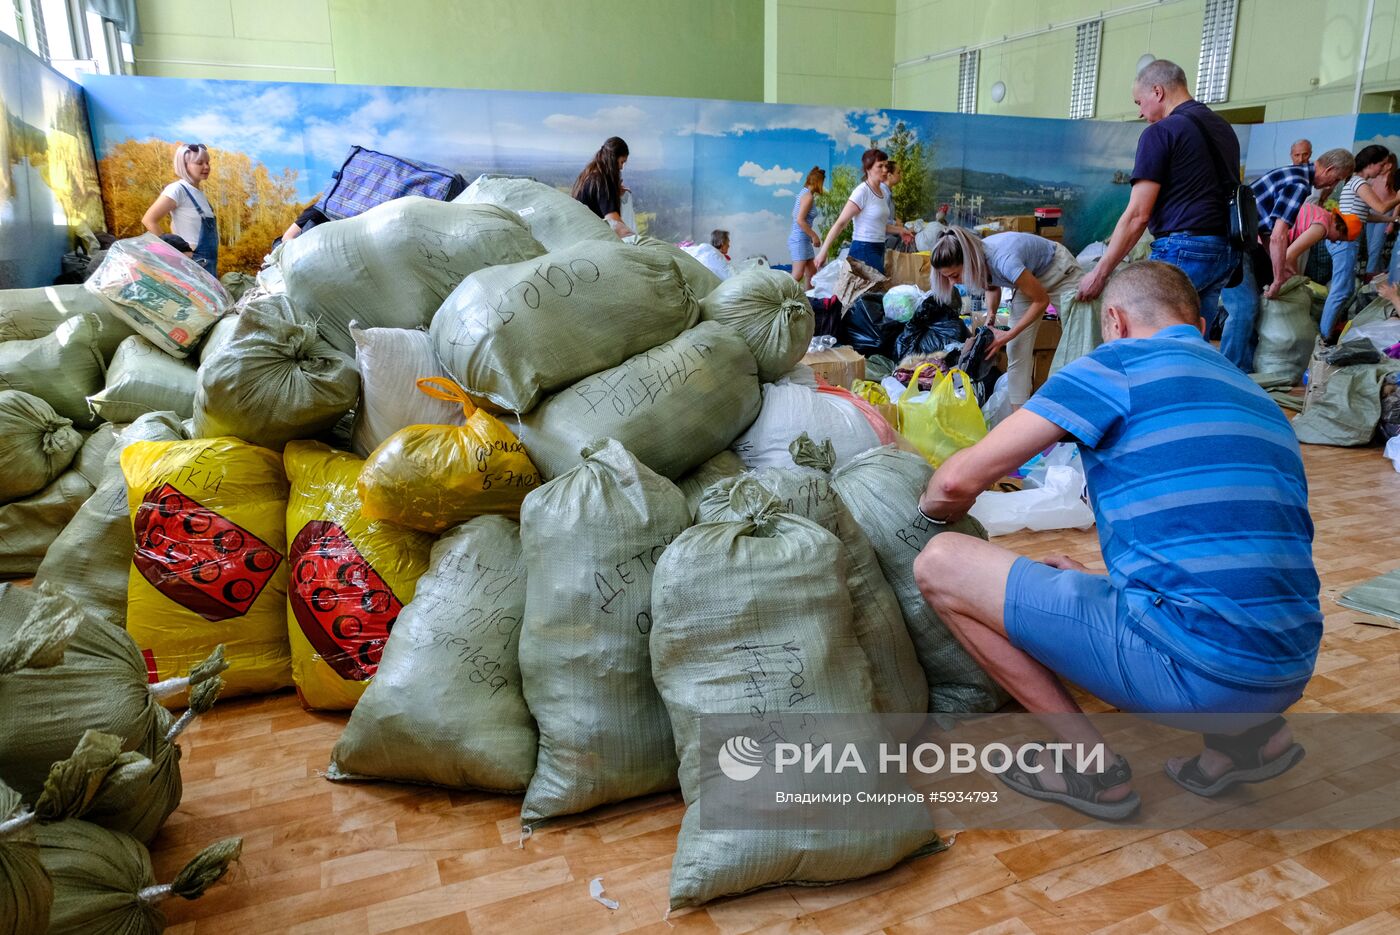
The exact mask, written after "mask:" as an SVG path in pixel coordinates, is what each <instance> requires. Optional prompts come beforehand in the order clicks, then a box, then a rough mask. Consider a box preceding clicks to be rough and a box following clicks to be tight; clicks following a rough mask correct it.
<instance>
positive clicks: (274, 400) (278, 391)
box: [194, 222, 360, 451]
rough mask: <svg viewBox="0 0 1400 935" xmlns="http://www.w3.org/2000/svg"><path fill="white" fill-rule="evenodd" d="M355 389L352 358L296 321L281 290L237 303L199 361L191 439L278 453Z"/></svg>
mask: <svg viewBox="0 0 1400 935" xmlns="http://www.w3.org/2000/svg"><path fill="white" fill-rule="evenodd" d="M336 223H340V222H336ZM297 239H298V240H300V239H301V238H297ZM294 242H295V241H294ZM352 352H353V351H352ZM359 395H360V374H359V371H357V370H356V369H355V362H354V360H353V359H352V358H351V357H349V356H347V355H345V354H342V353H340V352H339V351H337V350H336V349H335V348H333V347H331V346H330V345H329V344H327V343H326V342H325V341H322V340H321V339H320V336H319V334H318V333H317V329H316V326H315V325H312V324H309V323H305V322H302V321H298V320H297V313H296V312H295V311H294V310H293V309H292V306H291V303H290V301H289V300H288V299H287V297H286V296H283V295H274V296H268V297H266V298H263V299H258V300H255V301H253V302H251V303H249V304H248V306H247V307H245V308H244V309H243V312H242V314H240V315H239V316H238V324H237V326H236V327H235V328H234V331H233V336H232V337H231V338H229V340H228V342H227V343H226V344H224V345H223V346H222V347H221V348H219V350H218V351H216V352H215V353H214V354H213V355H212V356H211V357H210V358H209V359H208V360H206V361H205V362H204V363H203V364H201V365H200V367H199V380H198V390H197V391H196V393H195V397H194V437H195V438H219V437H222V436H225V435H232V436H233V437H235V438H241V439H243V440H244V441H245V442H248V443H249V444H252V445H259V446H261V447H263V448H270V449H272V450H274V451H281V450H282V448H283V447H284V446H285V445H286V444H287V442H289V441H293V440H295V439H299V438H314V437H316V436H318V435H320V434H321V433H322V432H326V431H329V430H330V429H331V428H333V427H334V426H335V424H336V423H337V422H339V421H340V419H341V417H342V416H344V415H345V414H346V413H347V412H349V411H350V410H351V409H352V408H354V406H355V402H356V400H357V399H358V398H359Z"/></svg>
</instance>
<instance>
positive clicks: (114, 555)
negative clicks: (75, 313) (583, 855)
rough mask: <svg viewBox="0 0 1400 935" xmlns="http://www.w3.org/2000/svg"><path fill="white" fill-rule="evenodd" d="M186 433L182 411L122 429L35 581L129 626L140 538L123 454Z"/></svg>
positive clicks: (159, 414)
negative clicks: (130, 585)
mask: <svg viewBox="0 0 1400 935" xmlns="http://www.w3.org/2000/svg"><path fill="white" fill-rule="evenodd" d="M162 356H167V355H162ZM167 359H171V360H173V358H169V357H168V356H167ZM187 437H188V436H187V435H186V434H185V430H184V428H183V426H182V424H181V421H180V417H179V415H177V414H176V413H173V412H153V413H151V414H150V415H145V416H142V417H141V418H139V419H137V420H136V421H135V422H133V423H131V424H130V425H128V426H126V427H125V428H124V429H122V430H121V431H120V432H119V433H118V435H117V438H116V442H115V444H113V446H112V448H111V450H110V451H108V452H107V459H106V461H105V462H104V464H103V467H102V478H101V481H102V482H101V483H100V484H98V485H97V489H96V490H95V491H94V492H93V494H92V496H90V497H88V498H87V500H86V501H85V502H84V503H83V505H82V506H81V507H79V508H78V512H77V514H76V515H75V516H74V517H73V519H72V521H71V522H69V523H68V525H67V526H64V527H63V531H62V532H60V533H59V534H58V536H57V537H56V538H55V539H54V540H53V544H51V545H50V546H49V548H48V551H47V552H45V553H44V558H43V561H41V562H40V563H39V568H38V570H37V571H36V572H35V573H34V583H35V584H40V583H43V582H48V583H49V584H51V585H53V587H54V588H55V589H56V590H57V591H59V592H60V593H62V594H66V595H68V596H69V597H71V598H72V599H73V600H74V601H75V602H76V603H77V604H78V606H79V607H81V608H83V612H84V613H85V614H87V616H88V617H91V618H93V619H95V620H101V621H103V622H104V623H109V624H111V625H112V626H114V627H125V626H126V585H127V581H128V580H129V573H130V570H131V556H132V553H133V552H134V551H135V542H134V540H133V539H132V536H131V507H130V505H129V504H128V503H127V496H126V478H125V477H124V476H122V468H121V454H122V451H124V450H125V449H126V446H127V445H130V444H132V443H133V442H140V441H149V442H172V441H182V440H184V439H185V438H187Z"/></svg>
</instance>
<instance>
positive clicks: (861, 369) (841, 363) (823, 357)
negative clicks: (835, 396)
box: [802, 347, 865, 390]
mask: <svg viewBox="0 0 1400 935" xmlns="http://www.w3.org/2000/svg"><path fill="white" fill-rule="evenodd" d="M802 363H804V364H806V365H807V366H808V367H811V368H812V370H814V371H815V372H816V374H817V376H819V377H821V378H822V379H823V380H825V381H826V382H828V383H830V384H831V385H832V386H841V387H845V388H846V389H848V390H849V389H850V388H851V384H852V383H854V382H855V381H857V380H864V379H865V358H864V357H862V356H861V355H860V353H859V352H858V351H857V350H856V349H855V348H853V347H833V348H832V349H831V350H829V351H818V352H817V353H815V354H808V355H807V356H806V357H804V358H802Z"/></svg>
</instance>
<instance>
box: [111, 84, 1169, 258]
mask: <svg viewBox="0 0 1400 935" xmlns="http://www.w3.org/2000/svg"><path fill="white" fill-rule="evenodd" d="M83 87H84V89H85V90H86V91H87V94H88V107H89V110H90V115H91V121H92V128H93V137H94V144H95V146H96V151H97V156H98V157H99V160H100V168H101V173H100V174H101V177H102V191H103V196H104V200H105V202H106V207H107V212H108V214H107V217H108V221H109V223H110V226H111V229H112V231H113V233H115V234H117V235H118V236H125V235H129V234H132V233H135V232H137V231H138V230H139V229H140V218H141V214H142V212H144V210H145V208H146V207H147V206H148V205H149V204H150V202H151V200H152V198H154V197H155V195H156V194H157V192H158V191H159V190H160V188H161V187H162V186H163V185H165V184H166V183H167V182H168V181H170V179H171V178H172V175H171V166H170V154H171V152H172V147H173V145H174V144H175V143H176V142H197V143H204V144H206V145H208V146H210V147H211V148H212V149H213V151H214V152H213V174H212V176H211V178H210V180H209V182H208V183H207V190H208V192H209V195H210V197H211V200H212V203H213V205H214V208H215V211H216V212H217V213H218V216H219V229H220V237H221V239H222V245H221V251H220V267H221V269H222V270H228V269H248V268H251V267H255V266H256V264H257V262H258V261H259V260H260V259H261V258H262V256H263V254H264V253H265V252H266V250H267V247H268V245H269V244H270V243H271V241H272V239H273V238H274V237H276V236H277V234H278V233H280V232H281V231H282V230H283V229H284V228H285V227H286V225H287V224H288V223H289V222H291V221H292V219H293V218H294V217H295V216H296V214H297V212H298V210H299V209H300V206H301V205H303V204H306V203H308V202H310V201H312V200H313V199H314V198H315V197H316V196H317V194H318V193H319V192H320V191H321V189H322V188H323V187H324V186H325V184H326V182H327V180H328V179H329V178H330V174H331V172H333V171H334V170H335V169H336V168H337V167H338V166H339V165H340V163H341V161H342V160H343V159H344V158H345V154H346V152H347V150H348V149H349V148H350V146H351V145H352V144H360V145H363V146H367V147H370V148H372V149H379V150H382V151H384V152H389V153H393V154H395V155H400V156H406V157H409V158H415V159H422V160H426V161H428V162H434V163H437V164H439V165H442V166H446V167H449V168H452V169H454V170H456V171H459V172H461V173H462V174H463V175H464V176H466V178H467V179H468V180H469V181H470V180H471V179H472V178H474V177H475V176H476V175H477V174H479V173H482V172H492V173H499V174H512V175H528V176H533V177H534V178H537V179H540V180H541V181H544V182H547V183H549V184H551V185H555V186H558V187H560V188H564V189H567V188H568V187H569V186H570V185H571V183H572V182H573V180H574V177H575V176H576V175H577V174H578V172H579V170H580V169H581V168H582V166H583V165H584V163H586V162H587V160H588V158H589V157H590V156H591V155H592V154H593V152H594V151H595V150H596V149H597V148H598V146H599V144H600V143H601V142H602V141H603V140H604V139H605V138H607V137H608V136H612V135H617V136H621V137H623V138H624V139H626V140H627V142H628V145H629V146H630V148H631V151H632V156H631V159H630V160H629V161H628V163H627V168H626V170H625V171H624V173H623V177H624V181H625V183H626V184H627V185H628V187H630V188H631V189H632V191H633V198H634V200H635V203H636V210H637V212H638V224H639V226H642V227H644V228H645V230H646V232H647V233H650V234H653V235H654V236H658V237H663V238H666V239H668V240H673V241H679V240H685V239H691V240H705V239H708V237H709V233H710V231H711V230H713V229H715V228H723V229H726V230H728V231H730V232H731V234H732V237H733V245H732V249H731V251H730V252H731V255H732V256H734V257H735V258H741V257H747V256H753V255H759V254H761V255H764V256H767V257H768V258H769V259H770V261H772V262H775V263H784V262H787V249H786V246H785V244H786V242H787V235H788V231H789V227H790V224H791V220H790V219H791V216H792V209H793V202H794V197H795V193H796V192H797V191H798V190H799V189H800V188H801V185H802V181H803V179H804V178H805V176H806V174H807V171H808V170H809V169H811V168H812V167H813V166H821V167H822V168H824V169H826V170H827V173H828V188H829V189H831V194H830V195H829V196H828V197H827V198H824V199H823V200H822V203H821V206H822V208H823V213H824V214H827V215H829V214H834V213H835V211H838V210H839V209H840V206H841V204H842V203H843V202H844V201H845V196H846V193H847V192H848V191H849V190H850V187H851V186H852V185H853V184H854V182H855V181H856V179H857V172H858V165H859V160H860V154H861V152H862V151H863V150H864V149H865V148H866V147H867V146H869V145H871V144H872V143H874V144H875V145H878V146H880V147H882V148H884V149H886V150H887V151H889V152H890V153H891V155H893V156H895V157H896V158H901V159H902V160H903V161H904V162H905V164H906V165H907V166H908V168H906V170H905V173H904V182H903V183H902V185H901V188H900V190H899V191H898V192H897V201H898V208H899V214H900V216H901V217H902V218H903V219H906V220H907V219H911V218H914V217H922V218H932V217H933V215H934V212H935V210H936V209H937V207H938V206H939V205H943V204H947V205H949V206H950V209H951V211H952V213H953V215H954V217H955V219H958V220H961V221H962V222H964V223H971V222H975V221H977V220H980V219H982V218H986V217H991V216H995V215H1001V214H1013V213H1028V212H1030V211H1031V210H1032V209H1033V208H1035V207H1038V206H1040V205H1056V206H1059V207H1062V208H1063V209H1064V212H1065V227H1066V228H1067V229H1066V241H1067V243H1068V244H1069V245H1070V246H1071V247H1074V248H1076V249H1077V248H1079V247H1081V246H1083V245H1084V244H1086V243H1088V242H1090V241H1092V240H1095V239H1100V238H1104V237H1107V236H1108V234H1109V233H1110V232H1111V231H1112V228H1113V224H1114V221H1115V220H1116V219H1117V217H1118V214H1119V213H1120V212H1121V210H1122V208H1123V206H1124V205H1125V204H1126V203H1127V197H1128V188H1129V186H1128V172H1129V170H1131V168H1132V161H1133V152H1134V148H1135V146H1136V143H1137V137H1138V134H1139V133H1140V132H1141V131H1142V127H1141V125H1140V124H1130V123H1107V122H1096V121H1069V120H1038V119H1030V118H1017V117H989V116H968V115H962V114H942V113H927V112H922V111H902V110H841V109H839V108H829V107H805V106H789V105H778V104H755V103H737V102H726V101H708V100H693V99H683V98H656V97H622V96H611V95H590V94H543V93H527V92H504V91H469V90H449V89H431V88H388V87H362V86H353V85H316V84H279V83H264V82H241V81H190V80H181V79H166V78H113V77H85V78H84V80H83Z"/></svg>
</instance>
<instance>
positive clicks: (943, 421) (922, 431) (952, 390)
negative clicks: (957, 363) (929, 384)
mask: <svg viewBox="0 0 1400 935" xmlns="http://www.w3.org/2000/svg"><path fill="white" fill-rule="evenodd" d="M932 366H934V365H933V364H920V365H919V366H918V367H917V368H915V370H914V374H913V376H911V377H910V378H909V386H908V387H907V388H906V389H905V390H904V392H903V393H902V394H901V395H900V397H899V432H900V434H901V435H903V436H904V437H905V438H907V439H908V440H909V441H910V442H911V443H912V444H913V445H914V447H915V448H917V449H918V450H919V454H921V455H923V456H924V458H925V459H927V461H928V463H929V464H932V465H933V466H934V467H938V466H939V465H940V464H942V463H943V462H944V461H946V460H947V459H948V456H949V455H951V454H952V453H953V452H955V451H958V450H959V449H962V448H967V447H969V446H971V445H975V444H976V443H977V442H978V441H980V440H981V439H982V438H983V437H984V436H985V435H986V434H987V422H986V420H985V419H983V418H982V408H981V407H980V406H978V405H977V395H976V394H975V393H974V392H973V391H972V381H970V380H969V379H968V378H967V374H966V373H963V372H962V371H961V370H956V369H954V370H949V371H948V372H947V373H946V374H944V375H943V376H942V377H941V378H940V379H939V380H938V381H937V382H935V383H934V384H933V388H932V389H931V390H929V394H928V398H927V399H926V400H924V401H923V402H917V403H916V402H915V401H914V399H913V397H914V396H916V395H917V394H918V392H919V373H920V372H921V371H922V370H924V369H925V368H927V367H932ZM954 377H961V378H962V396H961V398H960V397H959V396H958V386H957V384H955V383H954V381H953V378H954Z"/></svg>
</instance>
